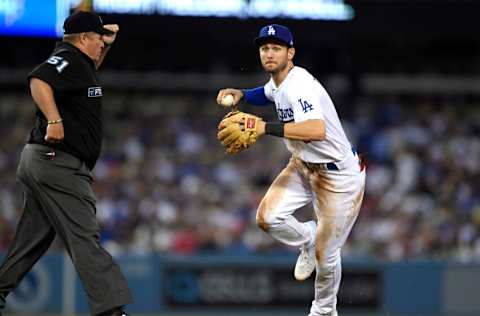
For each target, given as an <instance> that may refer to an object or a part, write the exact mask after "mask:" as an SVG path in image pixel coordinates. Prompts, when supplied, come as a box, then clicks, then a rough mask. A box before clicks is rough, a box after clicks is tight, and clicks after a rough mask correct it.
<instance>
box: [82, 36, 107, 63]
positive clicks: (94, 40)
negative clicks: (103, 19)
mask: <svg viewBox="0 0 480 316" xmlns="http://www.w3.org/2000/svg"><path fill="white" fill-rule="evenodd" d="M84 39H85V41H84V45H85V50H86V54H87V55H88V56H89V57H90V58H91V59H93V60H99V59H100V56H101V54H102V50H103V48H104V47H105V43H104V42H103V40H102V35H100V34H97V33H94V32H88V33H85V37H84Z"/></svg>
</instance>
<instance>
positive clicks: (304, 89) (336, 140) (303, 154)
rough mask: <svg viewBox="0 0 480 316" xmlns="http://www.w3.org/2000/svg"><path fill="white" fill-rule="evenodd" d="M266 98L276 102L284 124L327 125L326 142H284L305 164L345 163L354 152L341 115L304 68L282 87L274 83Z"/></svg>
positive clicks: (296, 69) (292, 72) (294, 70)
mask: <svg viewBox="0 0 480 316" xmlns="http://www.w3.org/2000/svg"><path fill="white" fill-rule="evenodd" d="M265 96H266V97H267V98H268V99H269V100H271V101H273V102H275V106H276V108H277V114H278V118H279V120H280V121H282V122H284V123H287V122H302V121H306V120H310V119H322V120H324V121H325V128H326V137H325V140H323V141H312V142H304V141H300V140H291V139H286V138H285V139H284V140H285V144H286V146H287V148H288V150H289V151H290V152H291V153H292V154H293V155H294V156H296V157H298V158H300V159H301V160H303V161H307V162H314V163H326V162H335V161H342V160H344V159H345V157H347V155H348V152H349V151H351V148H352V147H351V145H350V142H349V141H348V139H347V137H346V135H345V132H344V131H343V128H342V125H341V123H340V120H339V118H338V114H337V111H336V110H335V106H334V105H333V102H332V100H331V99H330V97H329V95H328V93H327V91H325V89H324V88H323V86H322V85H321V84H320V83H319V82H318V81H317V80H316V79H315V78H314V77H313V76H312V75H311V74H310V73H309V72H308V71H307V70H305V69H304V68H301V67H297V66H295V67H293V68H292V69H291V70H290V72H289V73H288V75H287V77H286V78H285V80H284V81H283V82H282V83H281V84H280V86H279V87H277V86H276V85H275V82H274V81H273V79H270V81H269V82H268V83H267V84H266V85H265Z"/></svg>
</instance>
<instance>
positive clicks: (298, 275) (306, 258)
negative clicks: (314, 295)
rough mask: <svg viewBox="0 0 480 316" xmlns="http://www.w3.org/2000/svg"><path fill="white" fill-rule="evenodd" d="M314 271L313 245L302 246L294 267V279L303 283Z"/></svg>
mask: <svg viewBox="0 0 480 316" xmlns="http://www.w3.org/2000/svg"><path fill="white" fill-rule="evenodd" d="M313 270H315V245H311V246H302V247H301V248H300V255H299V256H298V259H297V264H296V265H295V271H294V275H295V279H297V281H305V280H306V279H308V277H309V276H310V275H312V273H313Z"/></svg>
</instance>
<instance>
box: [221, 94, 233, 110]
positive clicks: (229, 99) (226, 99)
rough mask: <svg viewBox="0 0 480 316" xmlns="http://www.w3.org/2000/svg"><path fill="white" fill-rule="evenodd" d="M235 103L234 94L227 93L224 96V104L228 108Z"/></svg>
mask: <svg viewBox="0 0 480 316" xmlns="http://www.w3.org/2000/svg"><path fill="white" fill-rule="evenodd" d="M232 105H233V95H232V94H227V95H226V96H224V97H223V98H222V106H224V107H226V108H228V107H231V106H232Z"/></svg>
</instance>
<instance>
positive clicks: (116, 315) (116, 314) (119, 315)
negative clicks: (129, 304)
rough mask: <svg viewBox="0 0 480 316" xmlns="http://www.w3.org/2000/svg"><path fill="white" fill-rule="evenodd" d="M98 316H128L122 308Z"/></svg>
mask: <svg viewBox="0 0 480 316" xmlns="http://www.w3.org/2000/svg"><path fill="white" fill-rule="evenodd" d="M98 316H129V315H128V314H127V313H125V311H124V310H123V309H122V308H115V309H112V310H109V311H108V312H105V313H101V314H99V315H98Z"/></svg>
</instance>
